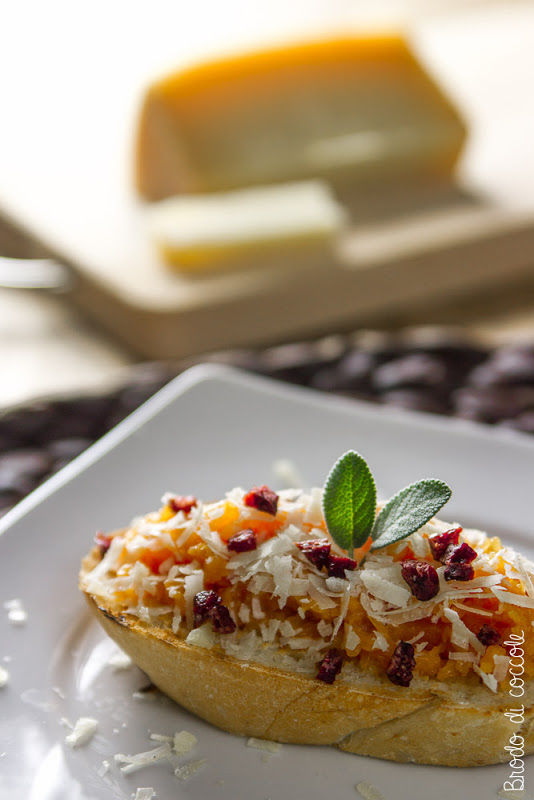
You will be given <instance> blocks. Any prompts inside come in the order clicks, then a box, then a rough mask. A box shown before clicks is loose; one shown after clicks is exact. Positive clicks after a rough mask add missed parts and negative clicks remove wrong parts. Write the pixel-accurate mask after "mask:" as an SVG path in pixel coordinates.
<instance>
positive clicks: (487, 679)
mask: <svg viewBox="0 0 534 800" xmlns="http://www.w3.org/2000/svg"><path fill="white" fill-rule="evenodd" d="M473 670H474V672H476V674H477V675H478V676H479V678H481V679H482V681H483V682H484V683H485V684H486V686H487V687H488V689H491V691H492V692H496V691H497V689H498V688H499V687H498V684H497V681H496V679H495V676H494V675H490V674H489V673H488V672H484V671H483V670H481V669H480V667H479V666H477V665H476V664H473Z"/></svg>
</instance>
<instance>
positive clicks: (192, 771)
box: [174, 758, 208, 781]
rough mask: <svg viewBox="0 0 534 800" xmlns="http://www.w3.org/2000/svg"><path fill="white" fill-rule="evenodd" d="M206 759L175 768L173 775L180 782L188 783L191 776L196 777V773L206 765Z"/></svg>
mask: <svg viewBox="0 0 534 800" xmlns="http://www.w3.org/2000/svg"><path fill="white" fill-rule="evenodd" d="M207 763H208V762H207V759H205V758H199V759H198V760H197V761H189V762H188V763H187V764H184V765H183V766H181V767H176V769H175V770H174V774H175V775H176V777H177V778H178V780H180V781H188V780H189V778H192V777H193V775H196V774H197V772H200V770H201V769H203V768H204V767H205V766H206V764H207Z"/></svg>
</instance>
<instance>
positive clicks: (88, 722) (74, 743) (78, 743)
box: [65, 717, 98, 748]
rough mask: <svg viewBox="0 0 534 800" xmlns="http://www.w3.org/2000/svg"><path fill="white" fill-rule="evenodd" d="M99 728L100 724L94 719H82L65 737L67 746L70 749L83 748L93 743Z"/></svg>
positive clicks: (77, 721)
mask: <svg viewBox="0 0 534 800" xmlns="http://www.w3.org/2000/svg"><path fill="white" fill-rule="evenodd" d="M97 728H98V722H97V720H96V719H93V718H92V717H80V719H78V720H76V723H75V725H74V728H73V730H72V731H71V732H70V733H68V734H67V735H66V736H65V744H68V746H69V747H73V748H74V747H82V745H84V744H87V743H88V742H90V741H91V739H92V738H93V736H94V735H95V733H96V730H97Z"/></svg>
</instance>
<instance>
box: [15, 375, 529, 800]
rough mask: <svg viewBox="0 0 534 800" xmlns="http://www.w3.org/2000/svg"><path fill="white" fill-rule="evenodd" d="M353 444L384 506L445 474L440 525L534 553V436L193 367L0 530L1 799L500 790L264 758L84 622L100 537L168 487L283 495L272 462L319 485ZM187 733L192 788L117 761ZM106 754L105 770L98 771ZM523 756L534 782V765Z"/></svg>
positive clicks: (310, 754)
mask: <svg viewBox="0 0 534 800" xmlns="http://www.w3.org/2000/svg"><path fill="white" fill-rule="evenodd" d="M349 448H355V449H357V450H359V451H360V452H362V453H363V454H364V455H365V456H366V457H367V459H368V460H369V463H370V465H371V467H372V469H373V472H374V474H375V475H376V476H378V482H379V489H380V490H381V493H382V495H387V494H389V493H391V492H394V491H396V490H398V489H399V488H401V487H402V486H404V485H406V484H407V483H409V482H411V481H413V480H416V479H418V478H422V477H431V476H436V477H440V478H443V479H444V480H446V481H447V482H448V483H449V484H450V485H451V486H452V487H453V490H454V494H453V498H452V500H451V501H450V504H449V506H448V507H447V510H446V514H444V516H445V518H448V519H458V520H460V521H462V522H464V523H470V524H474V525H477V526H480V527H482V528H485V529H486V530H489V531H494V532H499V533H504V536H505V539H506V541H508V542H509V543H510V544H512V545H515V546H517V547H518V548H520V549H521V550H522V551H523V552H525V554H527V555H530V556H532V555H533V553H534V550H533V542H534V539H533V538H532V534H533V530H532V528H533V525H532V508H531V502H532V501H531V491H529V490H528V488H527V487H532V485H534V484H533V478H534V443H533V442H532V441H531V440H528V439H527V438H526V437H522V436H520V435H515V434H513V433H508V432H499V431H497V430H488V429H484V428H481V427H477V426H475V425H472V424H469V423H461V422H454V421H447V420H440V419H438V418H434V417H428V416H424V415H418V414H417V415H416V414H410V413H407V412H397V411H391V410H389V409H385V408H378V407H375V406H368V405H365V404H359V403H355V402H351V401H344V400H340V399H336V398H325V397H324V396H322V395H319V394H316V393H313V392H310V391H307V390H301V389H295V388H288V387H285V386H283V385H280V384H277V383H274V382H271V381H267V380H263V379H261V378H257V377H251V376H247V375H246V374H244V373H239V372H237V371H232V370H229V369H225V368H221V367H214V366H209V367H196V368H194V369H193V370H190V371H189V372H187V373H185V374H184V375H182V376H181V377H179V378H177V379H176V380H175V381H174V382H173V383H171V384H170V385H168V386H167V387H165V389H163V390H162V391H161V392H160V393H159V394H158V395H156V397H154V398H153V399H152V400H150V401H149V402H148V403H147V404H146V405H145V406H143V407H142V408H141V409H140V410H139V411H137V412H136V413H135V414H133V415H132V416H131V417H130V418H128V419H127V420H126V421H125V422H123V423H122V424H121V425H120V426H119V427H118V428H116V429H115V430H113V431H112V432H111V433H109V434H108V435H107V436H106V437H104V439H103V440H101V441H100V442H98V443H97V444H96V445H94V446H93V447H92V448H91V449H90V450H88V451H87V452H86V453H84V454H83V455H82V456H80V457H79V458H78V459H77V460H76V461H75V462H73V463H72V464H71V465H69V466H68V467H67V468H66V469H64V470H63V471H62V472H61V473H59V474H58V475H56V476H55V477H53V478H52V479H51V480H49V481H48V482H47V483H46V484H45V485H43V486H42V487H40V488H39V489H38V490H37V491H36V492H34V493H33V494H32V495H31V496H30V497H29V498H27V499H26V500H25V501H23V503H21V504H20V506H18V507H17V508H16V509H14V511H12V512H11V513H10V514H8V515H7V516H6V517H5V518H4V519H3V520H2V522H1V523H0V532H2V533H3V535H2V536H1V538H0V664H2V665H3V666H5V667H7V668H8V670H9V672H10V673H11V678H10V682H9V683H8V685H7V686H6V687H4V688H3V689H1V690H0V798H2V800H4V798H6V800H7V798H9V799H10V800H19V798H20V800H104V798H106V799H107V798H117V799H119V798H121V799H122V800H124V798H130V796H131V794H132V792H134V790H135V788H136V787H138V786H153V787H154V788H155V790H156V791H157V797H158V798H159V799H160V800H164V799H166V798H169V799H170V798H197V799H198V800H211V798H220V799H221V800H266V798H272V800H286V799H287V798H290V797H295V798H306V800H316V798H317V799H319V798H321V800H324V798H325V797H328V798H331V799H332V800H337V799H338V798H351V797H354V798H357V797H358V796H359V795H358V794H357V792H356V791H355V788H354V787H355V785H356V784H357V783H359V782H361V781H364V782H367V783H370V784H372V785H374V786H376V787H377V788H378V789H379V790H380V791H381V792H382V793H383V795H384V798H385V800H428V798H429V797H432V798H433V800H450V797H451V795H456V796H458V797H465V798H470V800H487V799H488V798H495V797H497V792H498V790H499V789H500V788H501V786H502V784H503V781H505V780H506V779H507V776H508V767H507V766H506V765H502V766H495V767H483V768H477V769H462V770H458V769H446V768H436V767H421V766H413V765H398V764H392V763H388V762H386V761H379V760H375V759H370V758H362V757H357V756H352V755H348V754H344V753H341V752H339V751H337V750H335V749H334V748H328V747H321V748H312V747H298V746H290V745H285V746H283V747H282V750H281V752H280V753H279V754H277V755H273V756H272V757H271V758H270V759H265V756H264V755H263V754H262V753H260V752H258V751H256V750H253V749H250V748H247V747H246V746H245V740H244V739H240V738H237V737H234V736H231V735H229V734H226V733H223V732H221V731H219V730H217V729H215V728H213V727H211V726H210V725H208V724H206V723H204V722H202V721H201V720H198V719H196V718H194V717H192V716H191V715H189V714H188V713H186V712H185V711H182V710H181V709H180V708H179V707H178V706H176V705H174V704H173V703H171V702H170V701H167V700H166V699H165V698H161V697H160V698H158V697H156V698H155V699H145V700H139V699H135V698H134V697H133V692H134V691H135V690H137V689H139V688H140V687H142V686H143V685H145V684H146V679H145V677H144V676H143V674H142V673H141V672H140V671H139V670H137V668H135V667H132V668H130V669H128V670H125V671H120V672H119V671H113V669H112V668H111V667H110V666H109V665H108V664H107V660H108V658H109V655H110V654H111V653H112V652H114V645H112V644H111V643H110V642H109V641H108V640H107V638H106V637H105V635H104V634H103V633H101V631H100V628H99V627H98V625H97V624H96V623H95V622H93V621H92V620H90V619H89V617H88V614H87V612H86V610H85V607H84V602H83V599H82V597H81V596H80V594H79V592H78V590H77V587H76V583H77V572H78V565H79V561H80V557H81V556H82V555H83V553H84V552H85V551H87V550H88V549H89V547H90V544H91V541H92V537H93V535H94V532H95V530H97V529H99V528H101V529H104V530H105V529H113V528H114V527H117V526H120V525H121V524H124V523H125V522H128V521H129V520H130V519H131V518H132V517H133V516H135V515H136V514H140V513H143V512H146V511H147V510H150V509H153V508H155V507H156V506H157V504H158V502H159V498H160V496H161V495H162V494H163V492H164V491H166V490H173V491H176V492H180V493H183V494H189V493H191V494H196V495H198V496H200V497H204V498H216V497H218V496H219V495H221V494H222V493H223V492H224V491H225V490H227V489H228V488H230V487H233V486H235V485H242V486H250V485H252V484H258V483H263V482H266V483H273V484H274V483H275V481H274V476H273V472H272V465H273V462H274V461H275V459H278V458H281V457H283V458H290V459H292V460H294V461H295V463H296V464H297V466H298V467H299V468H300V470H301V472H302V473H303V475H304V477H305V479H306V481H307V482H309V484H310V485H313V484H315V485H321V484H322V483H323V481H324V478H325V475H326V473H327V471H328V469H329V468H330V466H331V465H332V464H333V462H334V460H335V459H336V458H337V457H338V456H339V455H340V454H341V453H342V452H344V451H345V450H347V449H349ZM15 597H20V598H21V599H22V601H23V604H24V606H25V608H26V609H27V611H28V621H27V623H26V625H23V626H17V627H15V626H13V625H11V624H9V623H8V620H7V612H6V611H5V610H4V609H3V607H2V602H5V601H8V600H10V599H12V598H15ZM532 635H534V633H532ZM6 657H8V659H10V660H9V661H5V658H6ZM80 716H89V717H96V718H97V719H98V721H99V728H98V732H97V735H96V736H95V737H94V739H93V740H92V741H91V742H90V743H89V744H88V745H86V746H84V747H80V748H79V749H76V750H71V749H70V748H68V747H67V746H66V745H65V744H64V737H65V734H66V733H67V732H68V730H67V729H66V728H65V727H64V726H62V724H61V722H60V720H61V718H62V717H66V718H68V719H70V720H71V721H75V720H76V719H77V718H78V717H80ZM183 728H185V729H187V730H190V731H192V732H193V733H194V734H195V735H196V736H197V738H198V740H199V744H198V746H197V748H196V750H195V753H193V754H192V756H191V757H192V758H203V757H205V758H207V766H206V767H205V769H204V770H203V771H202V772H199V773H198V774H197V775H195V776H194V777H193V778H191V780H190V781H188V782H187V783H183V782H180V781H178V780H177V778H175V777H174V775H173V772H172V769H171V767H170V765H169V764H167V763H164V762H162V763H160V764H158V765H155V766H152V767H149V768H146V769H145V770H143V771H141V772H138V773H134V774H132V775H129V776H124V775H122V774H121V773H120V771H119V769H118V767H117V766H116V765H115V764H114V763H113V759H112V756H113V754H114V753H117V752H122V753H137V752H139V751H142V750H147V749H149V748H150V747H153V746H154V743H153V742H150V741H149V738H148V731H149V730H150V731H156V732H158V733H165V734H169V733H173V732H174V731H178V730H181V729H183ZM262 756H263V758H262ZM103 759H111V761H112V765H111V768H110V770H109V772H108V773H107V774H106V775H104V776H100V775H99V774H98V770H99V769H100V767H101V764H102V760H103ZM527 763H528V765H529V767H530V771H531V773H534V771H533V770H532V766H533V764H532V759H529V760H528V762H527ZM528 785H529V778H528V776H527V786H528ZM533 792H534V774H532V777H531V786H530V795H532V793H533ZM527 796H529V793H528V792H527Z"/></svg>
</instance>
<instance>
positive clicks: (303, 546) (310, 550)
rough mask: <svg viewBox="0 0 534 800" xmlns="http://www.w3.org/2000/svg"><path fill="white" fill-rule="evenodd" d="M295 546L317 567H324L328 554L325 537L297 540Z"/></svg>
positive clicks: (328, 547)
mask: <svg viewBox="0 0 534 800" xmlns="http://www.w3.org/2000/svg"><path fill="white" fill-rule="evenodd" d="M297 547H298V549H299V550H300V551H301V552H302V553H304V555H305V556H306V558H307V559H308V561H311V563H312V564H314V565H315V566H316V567H317V569H321V568H322V567H326V565H327V563H328V557H329V555H330V544H329V542H328V540H327V539H310V540H309V541H307V542H297Z"/></svg>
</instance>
